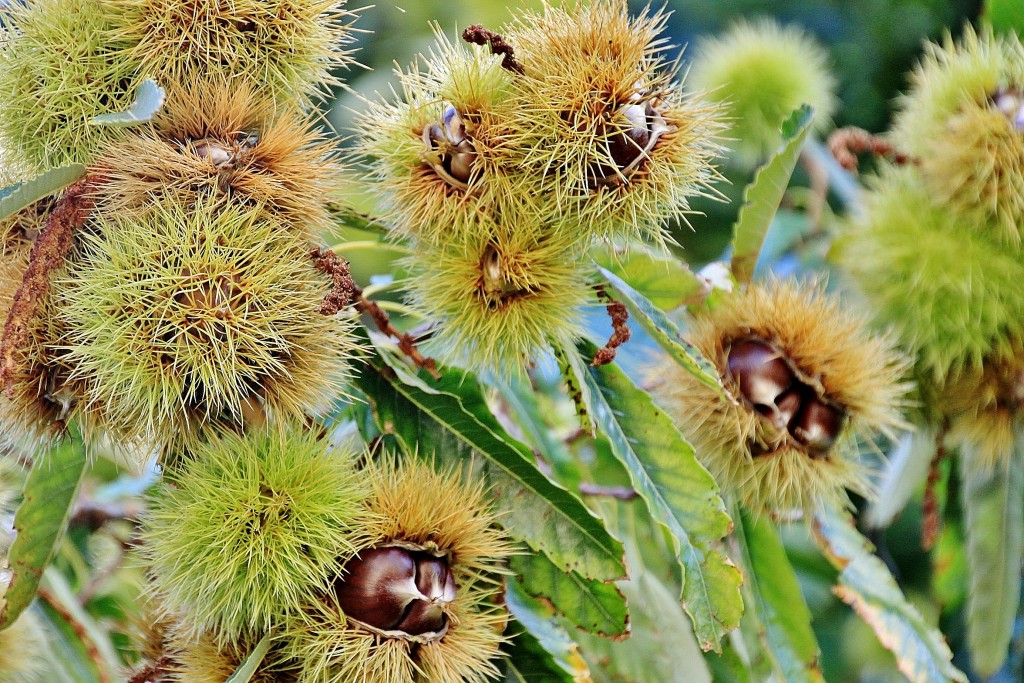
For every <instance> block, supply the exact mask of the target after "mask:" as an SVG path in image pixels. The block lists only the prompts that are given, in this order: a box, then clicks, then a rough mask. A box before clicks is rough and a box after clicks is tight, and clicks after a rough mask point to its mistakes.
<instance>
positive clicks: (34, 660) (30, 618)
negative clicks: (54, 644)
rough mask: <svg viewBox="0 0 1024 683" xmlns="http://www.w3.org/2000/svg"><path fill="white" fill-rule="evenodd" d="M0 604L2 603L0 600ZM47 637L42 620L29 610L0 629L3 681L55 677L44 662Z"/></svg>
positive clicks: (28, 682)
mask: <svg viewBox="0 0 1024 683" xmlns="http://www.w3.org/2000/svg"><path fill="white" fill-rule="evenodd" d="M2 587H3V586H2V584H0V588H2ZM2 593H3V591H2V590H0V594H2ZM0 604H3V602H2V600H0ZM46 641H47V638H46V631H45V630H44V628H43V623H42V620H40V619H39V617H38V616H36V613H35V612H34V611H32V610H28V611H26V612H23V613H22V615H21V616H20V617H18V619H17V620H16V621H15V622H14V623H13V624H11V625H10V626H9V627H7V628H6V629H4V630H3V631H0V680H2V681H4V683H47V682H48V681H53V680H55V679H54V678H53V676H54V674H55V672H54V671H52V670H51V669H50V667H49V666H48V664H47V662H48V659H49V651H48V650H49V648H48V646H47V642H46Z"/></svg>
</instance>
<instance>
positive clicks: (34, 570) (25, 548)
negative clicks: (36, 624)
mask: <svg viewBox="0 0 1024 683" xmlns="http://www.w3.org/2000/svg"><path fill="white" fill-rule="evenodd" d="M72 429H73V428H72ZM85 466H86V457H85V448H84V446H83V444H82V439H81V437H80V436H79V435H78V433H77V432H74V431H73V433H72V436H71V437H69V438H65V439H63V440H62V441H60V442H59V443H57V444H56V445H54V446H53V447H51V448H50V449H49V450H48V451H46V452H45V453H44V454H41V455H38V456H37V457H36V459H35V463H34V464H33V466H32V471H31V472H30V473H29V475H28V479H26V481H25V489H24V492H23V494H22V495H23V499H22V503H21V505H20V506H19V507H18V510H17V512H16V513H15V515H14V530H15V532H16V533H17V536H16V538H15V539H14V543H13V544H11V550H10V553H9V555H8V561H9V567H10V573H11V582H10V584H9V585H8V587H7V592H6V593H5V594H4V595H3V601H4V605H3V607H2V608H0V630H2V629H4V628H7V627H8V626H10V625H11V624H12V623H13V622H14V620H15V619H17V618H18V615H20V614H21V613H22V611H24V609H25V608H26V607H28V606H29V604H30V603H31V602H32V599H33V598H34V597H35V596H36V591H37V590H38V589H39V581H40V580H41V579H42V577H43V571H44V570H45V569H46V567H47V566H48V565H49V564H50V562H51V561H52V560H53V557H54V555H55V554H56V552H57V546H58V544H59V543H60V540H61V538H62V537H63V535H64V530H65V529H66V528H67V524H68V519H69V518H70V516H71V510H72V505H73V504H74V501H75V497H76V496H77V495H78V488H79V486H81V483H82V475H83V474H84V473H85V469H86V467H85Z"/></svg>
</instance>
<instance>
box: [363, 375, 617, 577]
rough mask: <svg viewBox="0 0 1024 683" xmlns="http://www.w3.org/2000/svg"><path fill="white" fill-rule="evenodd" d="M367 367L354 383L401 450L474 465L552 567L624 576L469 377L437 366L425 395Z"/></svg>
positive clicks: (567, 496)
mask: <svg viewBox="0 0 1024 683" xmlns="http://www.w3.org/2000/svg"><path fill="white" fill-rule="evenodd" d="M371 362H372V367H369V368H366V369H365V370H364V371H363V372H362V374H361V376H360V379H359V385H360V387H361V388H362V389H363V391H364V392H365V393H366V396H367V398H368V400H369V401H370V402H371V404H372V406H373V409H374V413H375V415H376V418H377V421H378V426H379V427H380V430H381V432H382V433H384V434H393V435H395V436H396V437H398V438H399V439H400V440H401V441H402V443H403V445H404V447H405V449H406V450H407V451H408V452H409V453H415V452H417V451H418V452H419V454H420V455H421V456H423V457H427V458H436V459H437V460H438V461H440V462H442V463H453V464H462V465H463V466H465V467H469V466H475V467H478V468H480V470H481V472H480V475H481V476H482V477H484V478H485V479H486V480H487V481H488V482H489V483H490V486H491V488H492V490H493V491H494V495H495V501H494V504H495V508H496V509H497V511H498V512H499V514H500V518H501V522H502V524H503V525H504V526H505V527H506V528H507V529H508V530H509V531H510V532H511V533H512V534H513V535H514V536H515V537H517V538H519V539H522V540H523V541H525V542H526V543H527V545H529V546H530V547H531V548H533V549H534V550H539V551H541V552H543V553H544V554H546V555H547V556H548V557H549V558H550V559H551V561H552V562H554V563H555V565H557V566H558V567H559V568H561V569H563V570H565V571H576V572H579V573H580V574H581V575H583V576H585V577H586V578H588V579H596V580H599V581H614V580H616V579H619V578H622V577H623V576H624V575H625V567H624V566H623V563H622V555H623V550H622V544H621V543H620V542H619V541H617V540H616V539H614V538H612V536H611V535H610V534H609V533H608V531H607V529H605V527H604V525H603V524H602V522H601V521H600V520H599V519H598V518H597V517H595V516H594V515H593V513H591V512H590V511H589V510H588V509H587V508H586V507H585V506H584V505H583V503H582V502H581V501H580V499H579V498H578V497H577V496H576V495H575V494H573V493H570V492H568V491H566V490H565V489H563V488H561V487H559V486H558V485H557V484H555V483H553V482H552V481H550V480H549V479H548V478H547V477H545V476H544V474H543V473H542V472H541V471H540V470H538V469H537V466H536V465H535V464H534V462H533V454H532V453H530V452H529V450H528V449H527V448H526V447H525V446H523V445H522V444H521V443H519V442H518V441H516V440H515V439H513V438H512V437H510V436H509V435H508V434H507V433H505V430H504V429H502V427H501V425H500V424H498V421H497V420H496V419H495V418H494V416H493V415H492V414H491V412H490V409H489V408H488V407H487V403H486V401H485V400H484V397H483V395H482V394H481V393H480V389H479V387H478V386H477V384H476V381H475V380H474V379H473V378H472V377H471V376H468V375H465V374H463V373H461V372H459V371H458V370H455V369H452V368H445V369H443V370H442V379H441V380H440V381H439V382H437V383H436V384H435V389H436V390H437V391H438V393H436V394H430V393H427V392H425V391H423V390H422V389H420V388H418V387H416V386H411V385H407V384H403V383H402V382H401V381H399V380H398V379H397V378H396V376H395V375H394V374H393V373H391V372H389V371H388V369H384V368H382V367H381V362H380V360H379V359H377V358H375V359H373V360H372V361H371ZM382 370H383V372H382ZM385 375H386V377H385ZM481 456H482V457H481Z"/></svg>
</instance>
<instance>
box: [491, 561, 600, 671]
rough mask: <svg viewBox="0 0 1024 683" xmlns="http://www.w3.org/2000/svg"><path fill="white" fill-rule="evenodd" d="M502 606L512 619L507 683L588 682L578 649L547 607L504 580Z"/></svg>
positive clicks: (585, 665)
mask: <svg viewBox="0 0 1024 683" xmlns="http://www.w3.org/2000/svg"><path fill="white" fill-rule="evenodd" d="M505 605H506V606H507V607H508V610H509V612H511V613H512V616H514V617H515V618H516V623H514V624H513V626H512V631H513V636H514V640H513V648H512V653H511V655H512V656H511V661H510V667H509V674H508V675H507V676H506V680H507V681H545V683H546V682H548V681H551V682H552V683H556V682H558V683H571V682H572V681H580V680H589V679H590V676H589V674H590V671H589V668H588V667H587V663H586V661H584V659H583V657H582V656H581V655H580V651H579V646H578V645H577V644H576V643H575V642H574V641H573V639H572V638H570V637H569V634H568V633H566V632H565V629H563V628H562V627H561V626H560V625H559V624H558V622H557V620H556V614H555V612H554V610H553V609H551V606H550V605H548V604H546V603H545V602H543V601H541V600H537V599H535V598H532V597H530V596H529V595H528V594H527V593H526V591H524V590H523V588H522V586H520V585H519V582H518V581H516V580H515V579H506V580H505ZM517 631H518V632H517Z"/></svg>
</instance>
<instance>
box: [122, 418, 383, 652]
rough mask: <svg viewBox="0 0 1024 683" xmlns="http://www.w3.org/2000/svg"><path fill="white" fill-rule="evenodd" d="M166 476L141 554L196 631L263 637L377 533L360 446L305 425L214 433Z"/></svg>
mask: <svg viewBox="0 0 1024 683" xmlns="http://www.w3.org/2000/svg"><path fill="white" fill-rule="evenodd" d="M166 479H167V482H168V483H167V484H165V485H164V486H162V487H161V488H160V490H159V491H158V492H157V494H156V495H155V496H154V497H153V500H152V505H151V508H150V510H149V512H148V513H147V515H146V517H145V521H144V525H143V532H142V535H143V538H144V544H143V553H144V556H145V558H146V562H147V566H148V568H149V570H150V572H151V573H152V576H153V581H154V585H155V586H156V591H157V594H158V595H159V596H160V602H161V604H162V606H163V608H164V609H165V610H166V611H167V612H168V613H169V614H172V615H177V616H178V617H180V618H181V619H182V620H183V621H184V623H185V624H187V626H186V627H184V628H185V631H184V632H187V633H191V634H193V635H194V636H197V637H198V636H199V635H201V634H202V633H204V632H207V631H212V632H213V633H214V634H215V638H216V640H218V642H226V641H227V640H230V639H236V638H238V637H240V636H243V635H248V636H250V637H251V636H256V637H260V636H262V634H263V633H264V632H265V631H266V630H267V629H269V628H271V627H272V626H274V625H275V624H278V623H280V622H281V620H283V618H284V617H285V616H287V615H289V614H292V613H293V612H294V611H295V610H296V609H297V608H298V607H299V605H300V604H302V603H303V602H304V601H305V600H307V599H308V597H309V596H310V595H311V594H312V592H313V591H314V590H316V589H320V590H323V589H324V588H325V586H326V585H327V582H328V581H329V579H331V578H332V577H333V576H334V575H335V574H336V573H337V571H338V569H339V558H341V557H347V556H348V555H349V554H351V553H352V552H354V551H355V550H356V548H358V547H362V546H363V545H365V544H366V543H368V542H372V540H373V536H372V532H371V531H369V530H368V528H369V527H368V526H367V524H368V521H370V520H371V519H372V513H369V512H368V511H367V510H366V508H365V506H364V501H365V499H366V496H367V495H368V492H369V487H368V485H367V482H366V480H365V478H364V477H363V476H362V475H361V474H360V473H359V472H358V470H357V469H356V466H355V457H354V455H353V454H352V453H347V452H343V451H339V450H334V449H331V448H330V447H329V445H328V442H327V441H326V440H323V439H320V438H318V437H317V435H315V434H313V433H311V432H309V431H307V430H304V429H302V428H301V427H299V426H298V425H295V426H293V427H292V428H287V429H276V428H273V429H269V430H253V431H251V432H250V433H248V434H246V435H244V436H239V435H235V434H223V435H220V436H217V437H214V438H211V439H210V440H208V441H207V442H205V443H203V444H201V445H199V446H197V447H196V449H195V453H194V457H192V458H191V459H188V460H186V461H184V462H183V463H182V464H181V465H180V467H176V468H172V469H170V470H169V471H168V472H167V475H166Z"/></svg>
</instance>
